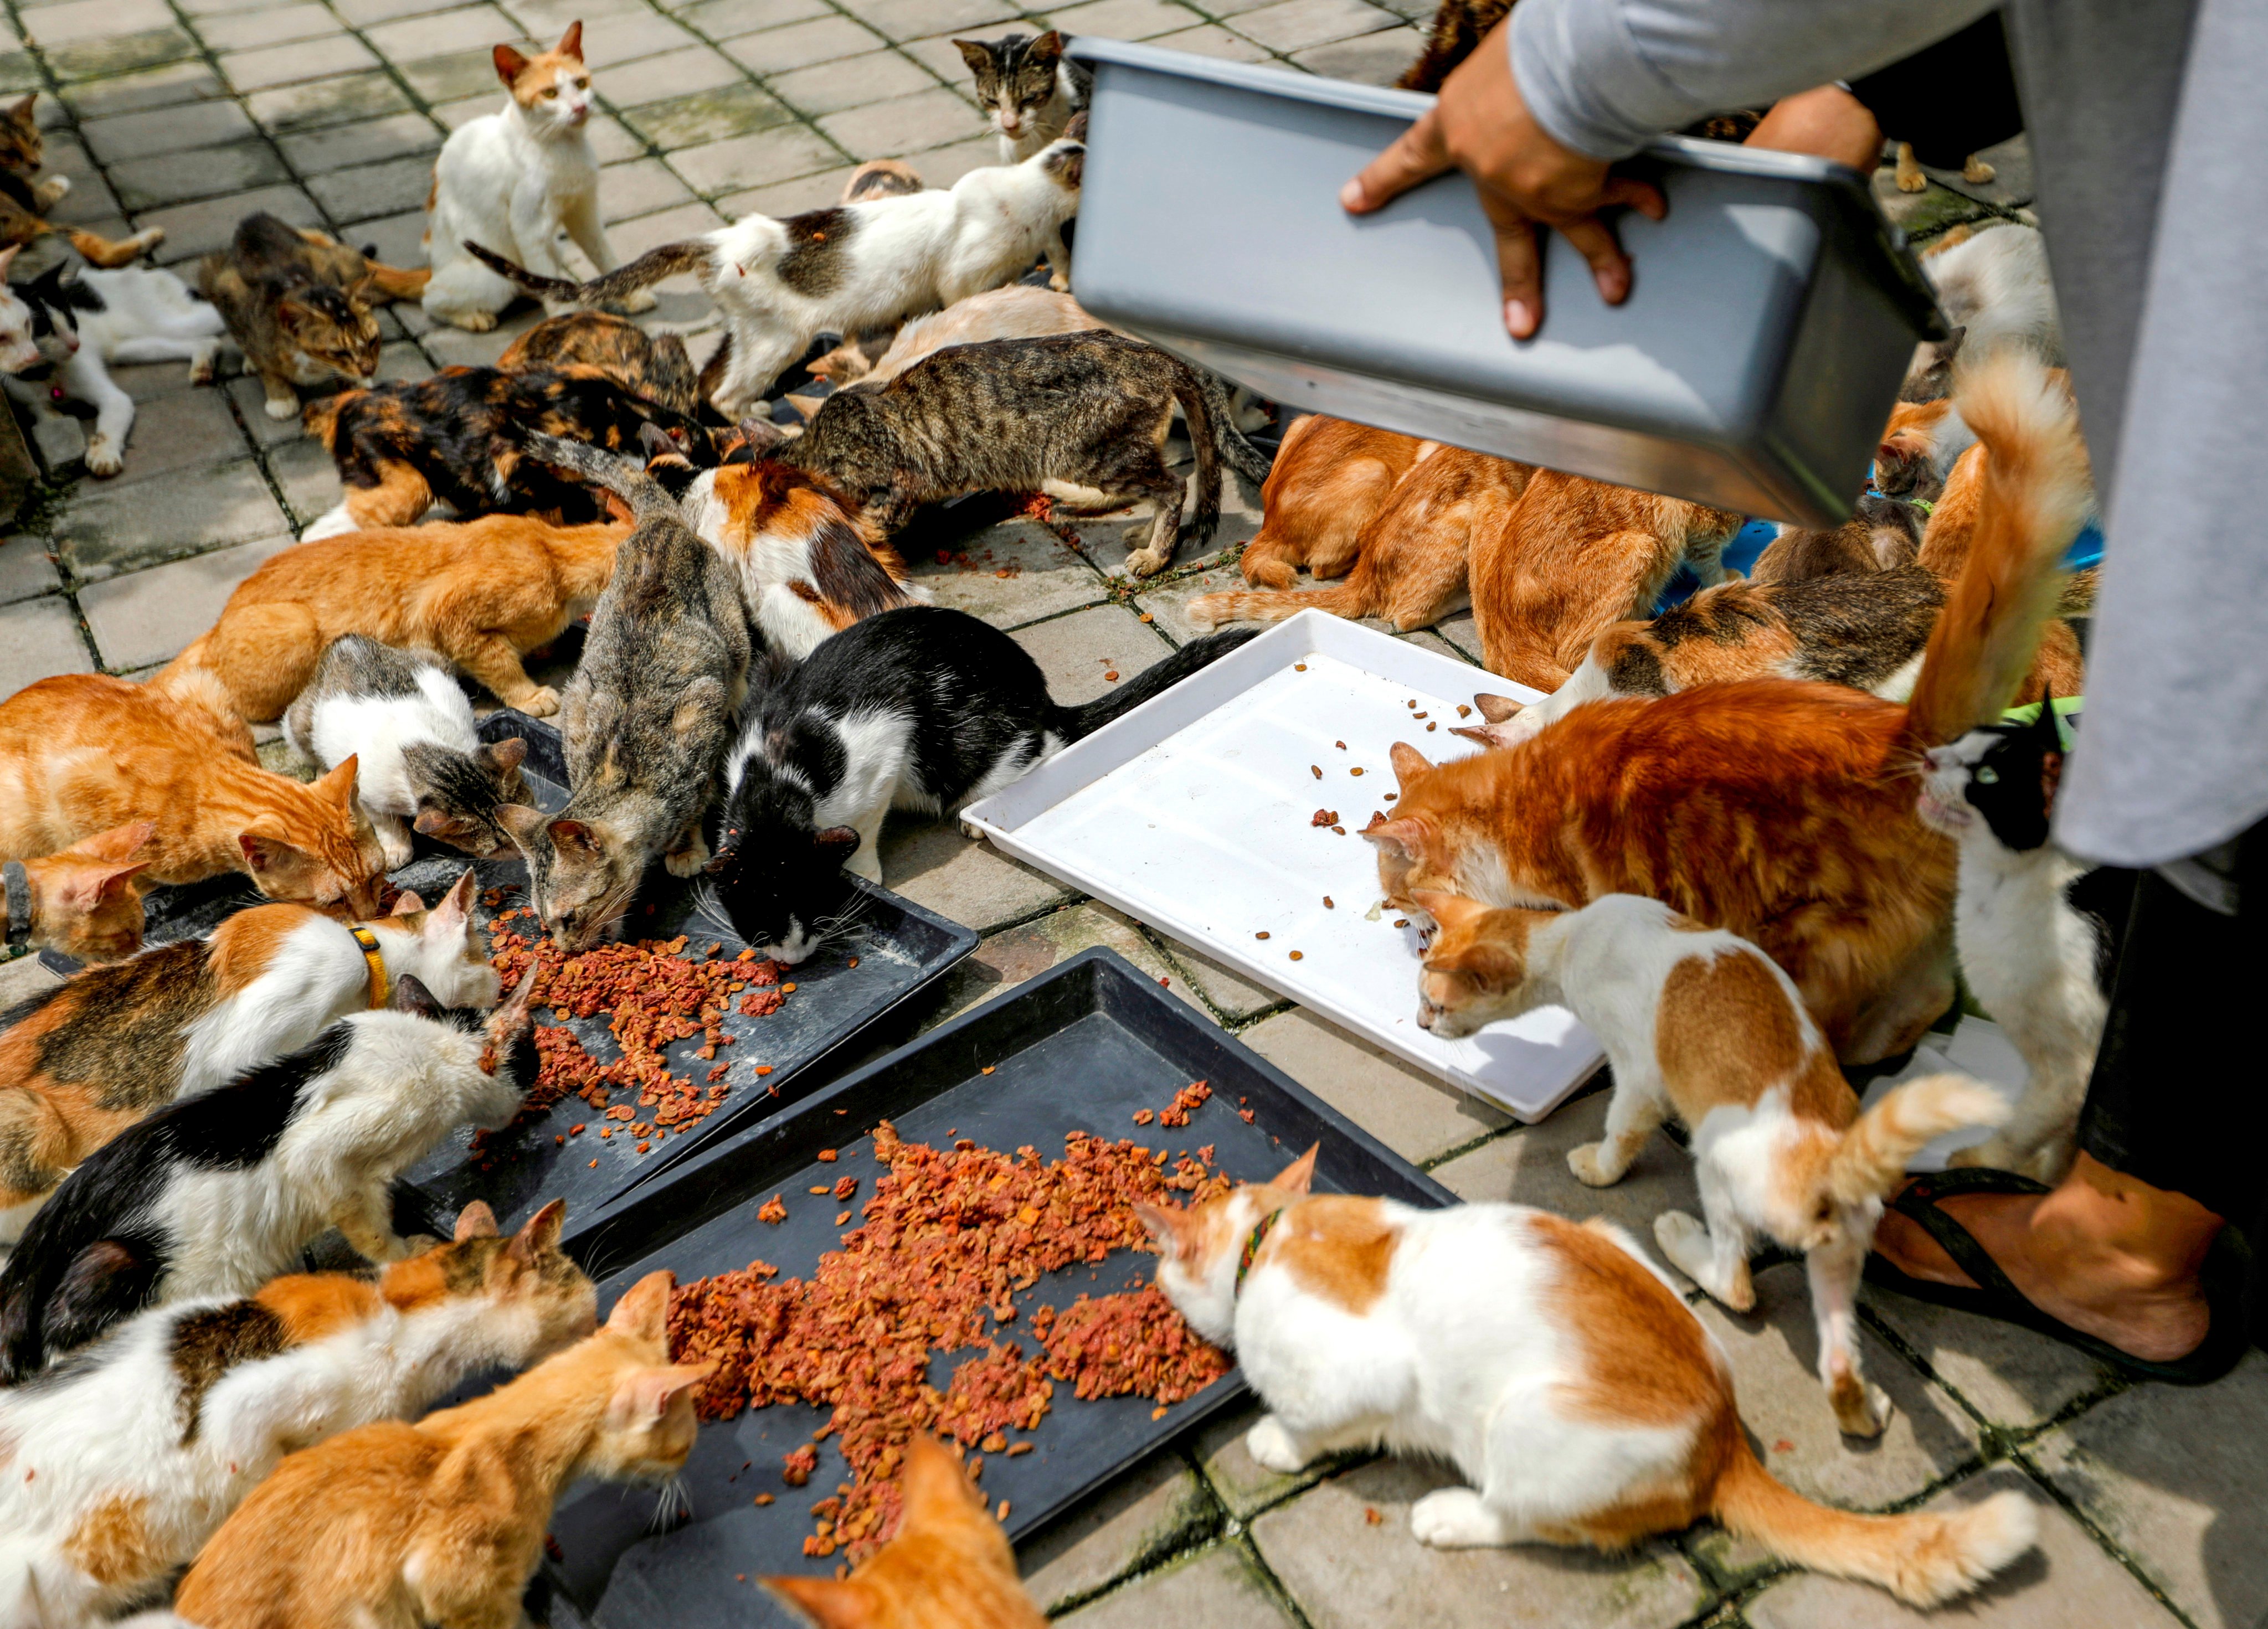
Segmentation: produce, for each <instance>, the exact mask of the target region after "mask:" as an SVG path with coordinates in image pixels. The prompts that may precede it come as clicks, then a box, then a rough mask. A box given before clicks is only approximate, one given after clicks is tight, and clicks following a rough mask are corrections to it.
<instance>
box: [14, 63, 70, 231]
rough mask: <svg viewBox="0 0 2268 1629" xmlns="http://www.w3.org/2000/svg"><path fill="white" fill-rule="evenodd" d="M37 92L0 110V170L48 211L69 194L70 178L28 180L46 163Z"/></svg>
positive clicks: (44, 137)
mask: <svg viewBox="0 0 2268 1629" xmlns="http://www.w3.org/2000/svg"><path fill="white" fill-rule="evenodd" d="M39 100H40V93H39V92H37V91H26V92H24V95H23V98H22V99H21V100H19V101H14V102H11V103H9V104H8V106H5V107H0V171H4V172H7V173H9V174H11V175H14V176H17V177H18V178H20V179H21V180H24V181H25V182H26V184H27V185H28V186H30V187H32V189H33V202H34V203H35V204H36V205H37V206H38V207H39V208H40V209H54V208H55V205H57V204H59V203H61V202H63V199H64V198H65V197H66V196H67V195H68V194H70V177H69V176H67V175H55V176H50V177H48V179H47V180H44V181H34V180H32V178H33V176H34V175H36V174H37V173H38V172H39V169H40V165H43V164H45V163H46V162H47V160H48V138H47V135H46V133H45V132H44V131H42V130H41V129H40V115H39V107H38V104H39Z"/></svg>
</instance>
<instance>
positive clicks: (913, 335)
mask: <svg viewBox="0 0 2268 1629" xmlns="http://www.w3.org/2000/svg"><path fill="white" fill-rule="evenodd" d="M1102 326H1103V325H1102V324H1101V323H1099V322H1097V321H1096V320H1095V319H1094V318H1092V317H1090V316H1088V315H1087V314H1086V312H1083V311H1081V310H1080V309H1079V302H1078V301H1077V300H1075V299H1073V298H1071V296H1070V295H1068V294H1058V293H1057V292H1056V291H1055V290H1053V289H1035V288H1034V287H1033V286H1032V285H1031V284H1030V283H1010V284H1009V285H1008V286H1007V287H1006V288H1005V289H990V290H986V291H985V292H983V294H972V295H970V296H969V297H968V298H967V299H965V300H955V301H954V303H953V304H952V305H948V306H946V308H945V309H944V310H943V311H940V312H931V313H930V314H929V315H928V316H926V317H917V318H915V319H913V320H912V321H910V322H909V323H907V324H906V325H905V326H904V327H901V328H900V329H899V330H898V331H897V333H896V334H895V336H893V337H892V339H891V341H890V343H889V348H888V349H887V350H885V351H883V353H882V354H881V356H880V358H879V359H877V360H876V361H875V362H874V363H873V364H872V365H871V366H867V365H863V364H864V360H865V359H864V357H863V356H860V357H859V358H858V363H857V364H854V363H852V361H851V357H850V356H847V355H845V354H844V353H846V352H848V351H850V350H851V349H852V348H851V345H850V344H849V343H847V342H846V343H845V344H844V345H842V346H838V347H836V349H835V350H832V351H829V352H828V354H827V356H821V358H820V359H819V361H818V362H814V363H812V364H811V371H812V372H813V373H814V374H820V373H821V364H822V363H827V362H828V358H829V357H841V358H842V360H841V361H839V362H837V363H835V364H834V365H833V366H832V367H831V368H830V369H829V371H827V372H826V373H824V374H821V377H822V378H827V379H829V380H831V381H832V382H833V383H834V385H835V386H836V389H838V390H839V389H841V388H842V387H843V385H855V384H865V385H874V386H877V387H879V386H880V385H887V384H888V383H889V382H890V381H891V380H892V379H894V378H897V377H898V375H900V374H901V373H903V372H904V371H906V370H907V369H908V368H910V367H912V366H913V365H914V363H917V362H919V361H920V360H921V359H922V358H923V357H924V356H930V355H932V354H933V353H935V352H937V351H940V350H943V349H945V348H946V346H948V345H977V344H982V343H983V342H984V341H987V340H1036V339H1042V338H1044V337H1045V336H1046V335H1048V334H1084V333H1086V331H1087V330H1089V329H1091V328H1100V327H1102Z"/></svg>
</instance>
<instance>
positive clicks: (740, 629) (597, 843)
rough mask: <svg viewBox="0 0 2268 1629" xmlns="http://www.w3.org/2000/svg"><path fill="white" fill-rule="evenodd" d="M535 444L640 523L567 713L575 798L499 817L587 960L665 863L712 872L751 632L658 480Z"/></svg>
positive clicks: (546, 912)
mask: <svg viewBox="0 0 2268 1629" xmlns="http://www.w3.org/2000/svg"><path fill="white" fill-rule="evenodd" d="M530 444H531V447H532V449H533V451H534V453H535V456H537V457H539V458H543V459H549V460H550V461H551V462H553V463H555V464H556V465H558V466H560V467H562V468H563V469H570V470H573V471H575V472H576V473H578V474H582V475H585V476H586V477H587V478H590V479H594V480H596V479H601V478H603V479H604V480H605V481H607V482H608V485H610V486H614V487H615V488H618V489H619V490H622V491H623V492H626V493H628V494H630V507H631V513H632V515H633V517H635V519H636V520H637V530H636V531H634V532H631V533H630V536H629V537H627V538H625V539H622V549H621V551H620V556H619V560H618V562H617V564H616V565H615V576H614V580H613V581H612V582H610V583H608V584H607V591H606V592H605V593H603V594H601V595H600V597H599V604H598V607H597V609H595V610H593V612H592V613H591V632H590V636H589V637H588V638H587V639H586V640H585V642H584V644H583V659H582V661H581V662H580V664H578V665H577V667H576V669H575V677H574V678H572V679H570V680H568V681H567V689H566V691H565V693H563V695H562V696H561V697H560V699H559V730H560V734H561V735H562V736H563V737H564V739H565V745H566V752H567V778H568V781H569V784H570V785H571V786H572V787H573V789H574V793H573V796H571V797H570V798H569V799H568V803H567V807H566V808H565V809H563V811H560V813H559V814H558V816H557V817H556V818H550V817H546V816H545V815H542V814H541V813H539V812H538V811H535V810H534V809H531V808H528V807H527V805H525V804H510V805H507V806H506V807H505V808H504V810H502V811H500V818H502V820H503V821H504V829H505V830H506V831H508V832H510V833H512V840H513V841H514V842H516V843H518V844H519V847H520V849H521V850H522V852H523V853H525V854H526V855H527V877H528V895H529V899H530V900H531V902H532V903H533V905H534V908H535V913H536V914H537V916H538V917H540V918H541V920H542V922H543V925H544V926H545V927H546V928H549V930H550V933H551V936H552V937H553V939H554V940H556V942H557V943H558V945H559V947H560V948H561V949H562V950H565V951H567V952H568V953H569V954H570V955H572V954H574V953H576V952H578V951H580V950H587V949H589V948H590V946H591V945H593V943H597V941H598V938H599V936H600V935H601V934H602V933H605V932H607V931H608V930H609V929H612V928H615V924H617V923H618V922H619V921H621V919H622V914H623V913H624V912H625V911H627V910H628V909H629V908H630V899H631V898H632V896H633V895H635V894H636V893H637V885H638V881H639V879H640V878H641V877H644V874H645V868H646V866H647V864H648V863H649V862H652V860H653V859H654V858H655V856H657V855H659V856H660V858H661V861H662V862H663V864H664V865H666V867H667V868H668V870H669V872H670V875H672V876H673V877H690V876H691V875H693V874H694V873H695V872H696V871H698V870H700V869H701V867H702V865H703V862H706V861H707V859H708V858H709V848H708V845H707V843H706V842H705V841H703V838H702V833H701V820H702V817H703V815H705V814H706V813H707V812H708V809H709V805H710V803H711V801H712V800H713V799H714V797H715V796H716V791H717V786H718V772H719V770H720V769H721V768H722V767H723V765H724V758H725V748H726V746H727V745H729V744H730V742H731V740H732V717H733V712H734V711H735V709H737V708H739V707H740V700H741V696H742V694H743V693H745V691H746V688H747V677H748V658H749V655H750V647H749V639H748V624H747V617H746V615H745V614H744V613H743V612H742V611H741V608H740V585H739V583H737V582H735V581H734V576H733V569H732V568H731V567H730V566H728V565H727V564H725V561H724V559H723V557H722V556H720V555H719V554H718V553H717V552H716V551H715V550H714V549H712V548H711V547H709V546H708V545H707V544H705V543H703V541H702V540H701V539H700V538H699V537H698V536H697V535H696V533H695V532H694V531H693V529H692V528H691V527H690V526H689V525H686V524H685V519H684V517H683V515H682V514H681V511H680V510H679V509H678V506H677V501H676V500H675V499H674V498H673V497H671V496H670V495H669V494H668V493H667V492H666V490H665V489H664V488H662V486H661V484H660V483H659V481H655V480H654V479H653V478H652V476H650V475H648V474H646V473H645V472H644V470H642V469H640V468H638V467H637V466H636V465H634V464H629V463H626V462H624V461H623V460H621V459H615V458H613V457H612V456H611V455H609V454H608V453H605V452H602V451H599V450H598V449H597V448H594V447H589V446H585V445H583V444H579V443H575V442H565V441H560V440H557V439H556V438H555V437H532V438H531V443H530Z"/></svg>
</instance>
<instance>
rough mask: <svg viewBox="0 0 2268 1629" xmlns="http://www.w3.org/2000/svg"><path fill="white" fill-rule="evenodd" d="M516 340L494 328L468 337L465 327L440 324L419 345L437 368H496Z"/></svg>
mask: <svg viewBox="0 0 2268 1629" xmlns="http://www.w3.org/2000/svg"><path fill="white" fill-rule="evenodd" d="M521 309H522V310H523V311H524V310H526V309H527V308H526V307H522V308H521ZM515 337H517V336H516V335H514V334H508V333H506V332H504V330H503V329H502V328H491V329H490V330H489V331H488V332H487V333H486V334H468V333H467V332H466V331H465V330H464V329H462V328H453V327H449V326H448V325H447V324H446V323H439V324H436V325H435V326H434V327H432V328H431V329H430V330H428V331H427V333H426V334H424V336H423V338H422V339H421V340H420V341H418V343H419V345H420V347H421V348H422V349H423V350H424V351H425V352H426V354H427V355H429V356H431V357H432V358H433V361H434V363H435V365H436V366H438V367H443V368H493V367H494V366H496V363H497V357H499V356H503V355H504V352H505V351H506V350H507V349H510V348H511V345H512V341H513V339H514V338H515Z"/></svg>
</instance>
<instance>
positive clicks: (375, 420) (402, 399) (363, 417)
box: [302, 367, 714, 537]
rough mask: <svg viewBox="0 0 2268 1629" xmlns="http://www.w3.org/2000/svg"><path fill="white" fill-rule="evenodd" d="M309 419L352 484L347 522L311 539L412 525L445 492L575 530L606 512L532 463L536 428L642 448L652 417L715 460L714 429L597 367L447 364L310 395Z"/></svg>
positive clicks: (470, 505) (476, 511) (452, 501)
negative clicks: (387, 381) (415, 375)
mask: <svg viewBox="0 0 2268 1629" xmlns="http://www.w3.org/2000/svg"><path fill="white" fill-rule="evenodd" d="M302 418H303V422H305V423H306V427H307V429H308V430H309V432H310V433H311V434H313V435H314V436H316V437H320V439H321V441H322V443H323V444H324V445H325V446H326V447H328V449H329V450H330V454H331V458H332V460H333V461H334V462H335V464H337V466H338V470H339V484H340V485H341V486H342V487H343V488H345V489H346V496H345V500H344V502H343V503H341V505H340V507H339V509H338V510H336V511H334V513H335V515H337V516H339V517H342V518H341V519H340V520H338V521H335V522H331V523H330V524H329V525H326V523H325V522H324V521H319V522H317V523H316V525H314V526H311V527H309V528H308V533H309V535H310V536H311V537H314V536H323V535H329V534H330V533H331V532H333V531H339V532H344V531H352V530H356V529H366V528H369V527H373V526H413V525H416V524H417V522H418V520H419V519H420V518H421V517H423V515H424V513H425V511H426V510H427V509H428V508H430V507H431V505H432V503H433V502H434V500H436V499H437V498H438V499H439V500H440V501H441V502H443V503H447V504H448V505H449V506H450V507H451V508H452V509H453V510H456V512H457V514H458V515H459V516H460V517H464V518H467V519H470V518H472V517H475V516H478V515H485V514H490V513H492V512H495V511H498V510H504V511H509V512H512V513H519V514H529V513H535V514H550V515H552V516H554V517H556V518H557V519H558V520H559V521H560V522H561V523H562V524H565V525H575V524H578V523H580V522H585V521H590V520H597V519H602V518H604V516H603V514H602V513H601V511H600V508H599V506H598V505H597V504H595V503H593V501H592V499H591V496H590V494H589V493H588V492H587V491H586V490H585V488H582V487H580V486H578V485H577V484H575V483H573V482H571V481H562V480H560V479H559V478H558V477H557V476H556V475H555V474H553V473H551V472H550V471H549V469H548V468H547V467H546V466H544V464H543V463H542V462H541V460H537V461H534V462H531V461H529V460H528V459H527V457H526V453H527V438H528V437H529V436H531V435H535V434H541V435H548V436H555V437H557V436H564V437H570V438H571V439H573V440H576V441H583V442H590V443H593V444H597V445H599V446H602V447H608V448H615V449H623V448H627V449H631V450H635V449H636V448H637V446H638V444H639V443H638V432H639V431H640V429H643V428H644V426H646V425H648V424H653V425H657V426H659V428H660V429H663V430H665V431H666V432H668V433H669V435H670V438H671V439H672V440H673V441H674V442H676V443H677V444H678V445H679V446H680V447H681V448H682V449H683V450H684V451H687V452H688V453H689V454H692V455H694V456H696V458H698V459H701V460H702V461H703V462H713V461H714V457H713V453H712V451H711V448H712V442H711V437H710V434H709V432H708V431H707V430H706V429H703V428H702V427H701V426H700V425H698V424H696V423H695V422H693V421H692V420H691V419H690V418H689V417H688V416H686V415H683V414H681V413H675V412H672V411H671V410H670V409H669V408H667V407H663V406H662V405H661V404H660V403H659V402H657V401H651V400H647V399H646V398H644V397H643V396H639V395H636V394H633V393H631V392H630V391H627V390H624V389H623V388H622V386H621V385H616V384H615V382H614V381H613V380H611V379H609V378H606V377H604V376H603V375H602V374H601V373H600V371H598V370H596V369H593V368H587V367H568V368H523V369H519V370H517V371H507V370H504V369H499V368H461V367H456V368H444V369H442V370H441V371H439V372H438V373H435V374H432V375H431V376H430V377H428V378H422V379H416V380H411V381H405V382H403V383H400V384H391V385H377V386H374V387H372V388H370V389H366V390H350V391H345V392H342V393H340V394H338V395H335V396H333V397H330V398H329V399H328V400H323V401H318V402H311V403H310V404H308V406H307V408H306V412H305V414H304V415H302ZM326 518H327V520H328V517H326Z"/></svg>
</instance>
